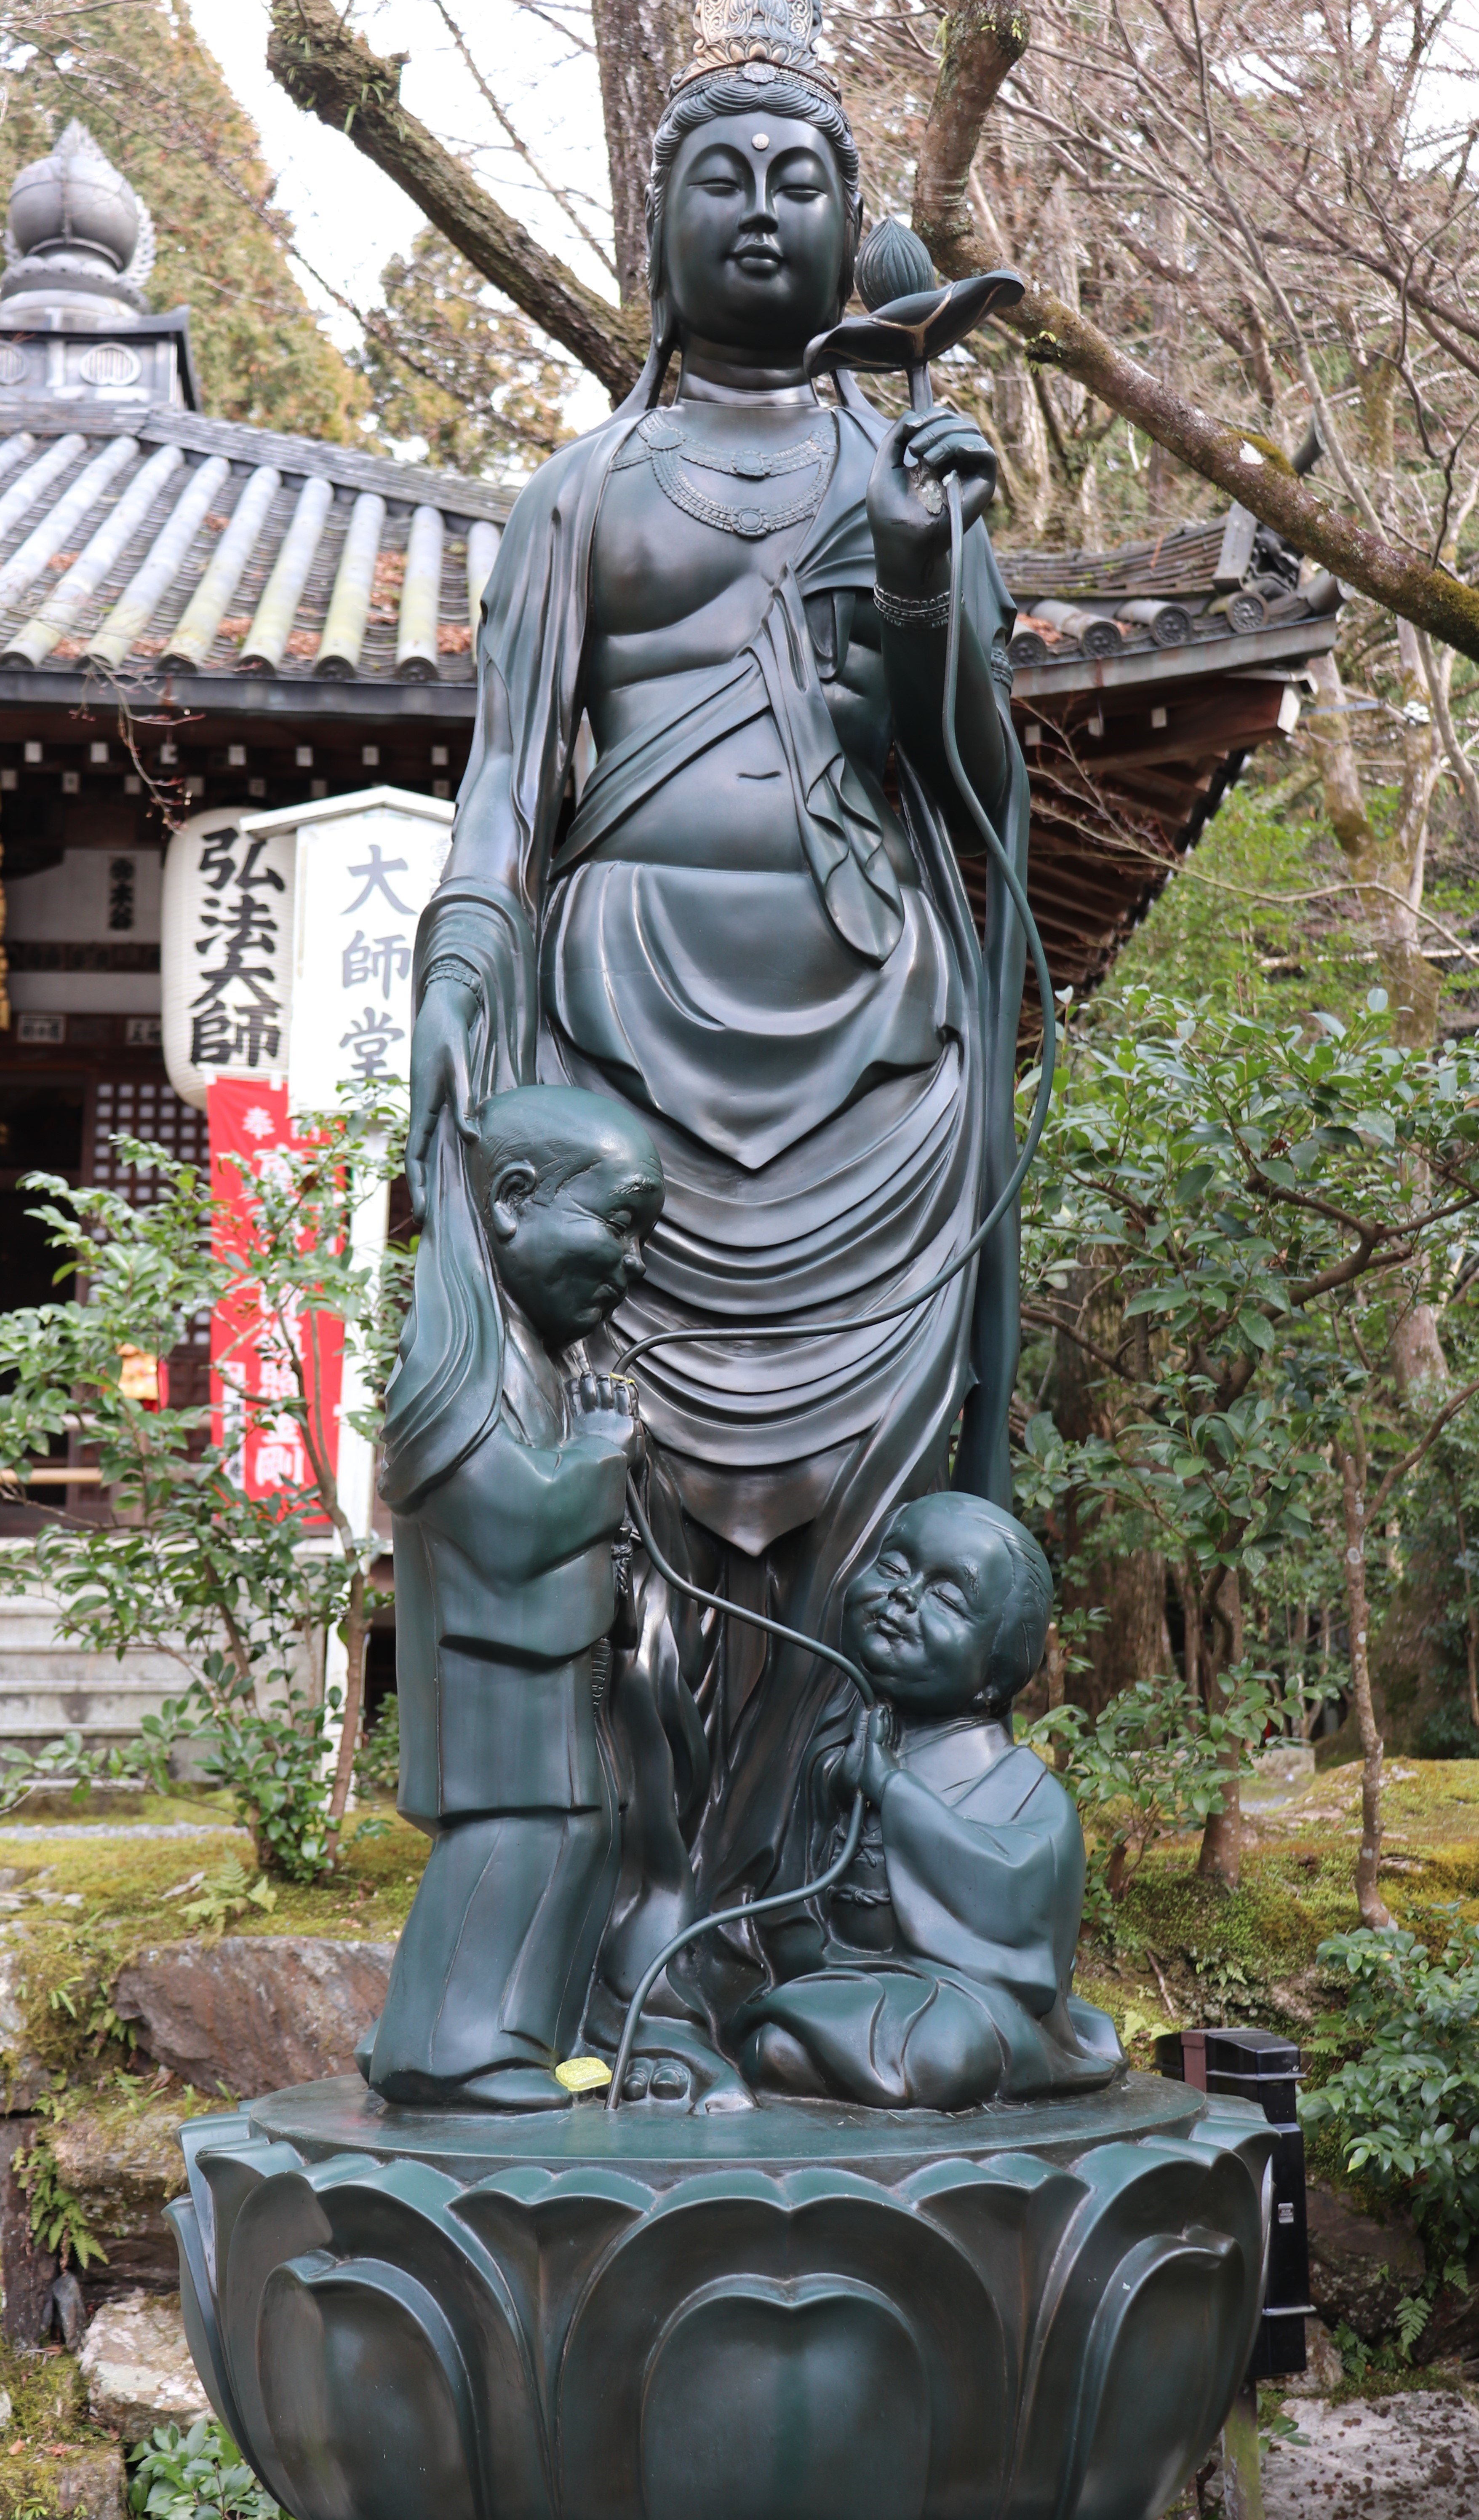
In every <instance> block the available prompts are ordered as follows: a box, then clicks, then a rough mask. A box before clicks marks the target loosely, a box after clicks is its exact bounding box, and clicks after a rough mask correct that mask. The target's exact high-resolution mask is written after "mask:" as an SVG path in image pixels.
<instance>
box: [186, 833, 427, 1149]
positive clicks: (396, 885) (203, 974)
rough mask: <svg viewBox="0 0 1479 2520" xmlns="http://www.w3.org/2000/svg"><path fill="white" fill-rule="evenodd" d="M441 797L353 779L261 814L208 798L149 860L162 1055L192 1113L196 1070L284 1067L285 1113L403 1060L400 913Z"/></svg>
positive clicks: (389, 1073)
mask: <svg viewBox="0 0 1479 2520" xmlns="http://www.w3.org/2000/svg"><path fill="white" fill-rule="evenodd" d="M453 811H454V808H453V806H452V804H451V803H450V801H449V800H448V799H446V798H444V797H440V796H417V795H413V794H412V793H411V792H410V791H409V790H407V789H404V788H399V787H369V788H365V789H364V790H362V791H361V793H360V794H358V795H355V796H330V797H325V798H324V799H323V800H322V801H316V802H314V803H313V804H311V805H291V806H287V807H285V808H283V809H282V810H281V811H279V812H275V813H270V814H248V813H245V812H242V811H239V810H234V809H233V808H232V807H230V806H223V807H222V808H221V809H220V811H219V812H217V813H213V814H197V815H195V816H194V817H193V819H192V820H191V821H190V822H188V823H186V824H185V825H184V826H183V827H182V829H181V830H180V831H178V832H176V833H175V835H174V838H173V839H172V840H171V841H170V844H169V853H168V856H167V857H166V859H165V861H164V889H163V901H162V904H161V916H160V946H159V961H160V995H161V1000H162V1006H163V1048H164V1064H165V1067H166V1068H167V1069H168V1072H169V1081H170V1083H171V1085H172V1086H173V1087H174V1090H175V1092H176V1093H177V1094H178V1095H180V1096H181V1097H182V1098H183V1100H184V1101H185V1102H192V1103H194V1104H195V1107H196V1109H197V1110H199V1111H203V1110H204V1108H205V1089H206V1087H207V1085H208V1084H209V1082H210V1079H211V1077H212V1076H239V1077H261V1078H263V1079H267V1078H282V1077H284V1076H286V1077H287V1079H288V1087H289V1099H290V1102H291V1106H292V1108H293V1109H294V1110H295V1111H299V1110H309V1109H321V1108H324V1107H326V1106H328V1105H330V1104H332V1103H333V1102H335V1101H336V1098H337V1093H338V1088H339V1086H340V1084H341V1083H352V1082H353V1081H354V1080H355V1079H356V1078H384V1079H386V1080H388V1079H390V1078H395V1077H398V1078H399V1079H400V1080H401V1081H402V1082H403V1083H404V1082H405V1081H406V1079H407V1078H408V1077H409V1076H410V1073H411V956H412V950H413V947H414V945H415V942H416V923H417V921H418V920H419V918H420V917H421V914H422V912H423V910H424V909H425V908H426V903H427V902H428V901H429V900H430V898H431V895H432V893H433V891H434V890H435V888H436V884H437V881H438V879H439V877H440V875H441V871H442V868H443V866H444V865H445V863H446V859H447V852H448V850H449V848H450V846H451V841H452V815H453Z"/></svg>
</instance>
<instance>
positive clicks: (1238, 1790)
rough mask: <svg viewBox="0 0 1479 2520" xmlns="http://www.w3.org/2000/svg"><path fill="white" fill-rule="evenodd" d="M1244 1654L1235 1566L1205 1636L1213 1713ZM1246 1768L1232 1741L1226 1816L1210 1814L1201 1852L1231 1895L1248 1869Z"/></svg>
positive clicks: (1209, 1874)
mask: <svg viewBox="0 0 1479 2520" xmlns="http://www.w3.org/2000/svg"><path fill="white" fill-rule="evenodd" d="M1242 1653H1243V1618H1242V1594H1241V1591H1240V1590H1239V1587H1238V1581H1237V1577H1236V1575H1235V1574H1234V1573H1233V1569H1232V1568H1231V1567H1229V1569H1228V1571H1227V1573H1226V1574H1225V1575H1224V1576H1223V1579H1222V1582H1221V1584H1220V1585H1219V1586H1218V1590H1217V1594H1216V1598H1215V1599H1214V1602H1213V1607H1212V1615H1211V1617H1210V1618H1209V1619H1208V1621H1207V1623H1206V1627H1205V1629H1204V1631H1203V1637H1202V1657H1203V1667H1204V1669H1205V1672H1206V1692H1207V1711H1208V1713H1209V1714H1210V1713H1212V1712H1213V1711H1214V1710H1215V1708H1216V1706H1217V1702H1218V1698H1219V1696H1220V1694H1221V1692H1222V1686H1223V1674H1224V1672H1225V1671H1226V1670H1227V1669H1228V1667H1229V1665H1230V1664H1232V1663H1237V1662H1241V1660H1242ZM1241 1764H1242V1753H1241V1751H1240V1750H1239V1748H1238V1746H1237V1743H1236V1742H1235V1741H1233V1742H1230V1744H1229V1746H1228V1748H1227V1749H1226V1750H1225V1751H1224V1752H1223V1757H1222V1766H1223V1770H1224V1774H1225V1777H1226V1782H1225V1783H1224V1785H1223V1789H1222V1805H1223V1807H1222V1810H1221V1811H1220V1812H1209V1813H1208V1814H1207V1818H1206V1823H1205V1825H1204V1826H1203V1829H1202V1842H1201V1852H1200V1854H1199V1855H1198V1856H1197V1859H1196V1868H1197V1871H1198V1872H1199V1873H1200V1874H1201V1877H1202V1879H1203V1880H1204V1881H1221V1882H1222V1883H1223V1885H1224V1887H1225V1888H1226V1889H1229V1890H1235V1889H1236V1888H1237V1882H1238V1875H1239V1873H1240V1871H1241V1869H1242V1787H1241V1783H1240V1769H1241Z"/></svg>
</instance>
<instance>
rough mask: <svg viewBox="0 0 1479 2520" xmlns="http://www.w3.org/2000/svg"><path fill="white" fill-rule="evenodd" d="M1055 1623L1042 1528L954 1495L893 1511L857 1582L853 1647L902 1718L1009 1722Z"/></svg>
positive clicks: (846, 1640)
mask: <svg viewBox="0 0 1479 2520" xmlns="http://www.w3.org/2000/svg"><path fill="white" fill-rule="evenodd" d="M1052 1615H1053V1577H1052V1575H1051V1573H1050V1572H1049V1567H1048V1560H1047V1558H1046V1557H1045V1556H1044V1555H1043V1553H1042V1551H1041V1549H1040V1548H1039V1547H1038V1545H1037V1542H1036V1541H1035V1540H1034V1539H1033V1537H1032V1534H1031V1532H1030V1531H1026V1530H1024V1529H1023V1527H1022V1525H1021V1523H1019V1522H1018V1521H1016V1519H1015V1518H1014V1516H1013V1515H1011V1514H1009V1513H1004V1512H1003V1510H1002V1508H1001V1507H1000V1506H994V1505H988V1504H987V1503H986V1502H985V1500H984V1498H981V1497H973V1496H964V1495H962V1494H960V1493H958V1492H952V1493H951V1494H949V1495H945V1496H929V1497H920V1498H919V1499H918V1500H917V1501H916V1502H915V1503H914V1504H913V1505H906V1506H902V1507H901V1508H900V1509H899V1511H898V1512H897V1513H896V1514H894V1515H893V1517H892V1519H891V1520H890V1522H889V1523H888V1525H887V1528H886V1529H885V1531H884V1533H883V1536H882V1539H881V1540H880V1541H879V1543H878V1549H877V1553H876V1555H875V1557H874V1562H873V1564H872V1565H871V1566H868V1567H865V1568H864V1570H863V1572H862V1574H861V1575H856V1576H854V1578H853V1581H852V1583H851V1584H850V1585H849V1586H848V1589H847V1595H846V1598H845V1601H844V1603H843V1613H842V1640H843V1647H844V1650H845V1651H846V1652H848V1653H850V1654H851V1655H852V1656H853V1657H854V1659H855V1660H856V1661H857V1662H858V1663H860V1664H861V1666H862V1668H863V1670H864V1671H865V1672H866V1673H867V1674H868V1677H869V1679H870V1680H871V1681H872V1682H873V1684H874V1688H876V1689H877V1691H878V1693H879V1695H880V1696H881V1697H885V1698H887V1699H888V1700H889V1702H890V1704H891V1705H893V1706H894V1707H895V1708H896V1709H897V1711H898V1712H899V1713H900V1714H901V1715H904V1716H915V1717H923V1716H949V1715H964V1714H969V1713H976V1714H979V1715H981V1716H982V1717H985V1716H991V1715H1005V1714H1006V1713H1008V1710H1009V1708H1010V1704H1011V1700H1012V1699H1013V1697H1015V1695H1016V1693H1017V1691H1018V1689H1021V1688H1026V1686H1027V1683H1028V1681H1029V1680H1030V1679H1031V1678H1032V1675H1033V1673H1034V1672H1035V1671H1036V1670H1037V1667H1038V1665H1039V1663H1040V1662H1041V1661H1042V1658H1043V1648H1044V1645H1045V1643H1047V1637H1048V1622H1049V1620H1050V1619H1051V1617H1052Z"/></svg>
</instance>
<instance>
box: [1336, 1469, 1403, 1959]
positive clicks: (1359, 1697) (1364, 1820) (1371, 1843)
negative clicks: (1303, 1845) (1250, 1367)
mask: <svg viewBox="0 0 1479 2520" xmlns="http://www.w3.org/2000/svg"><path fill="white" fill-rule="evenodd" d="M1365 1490H1366V1442H1365V1438H1364V1437H1363V1435H1362V1433H1361V1430H1360V1428H1359V1426H1358V1427H1357V1428H1356V1431H1355V1436H1354V1439H1353V1441H1351V1442H1350V1443H1342V1444H1341V1446H1340V1496H1341V1508H1342V1520H1343V1523H1344V1528H1345V1561H1344V1562H1345V1594H1346V1615H1347V1617H1348V1619H1349V1620H1350V1623H1351V1694H1352V1696H1353V1697H1354V1699H1355V1701H1356V1721H1357V1725H1358V1727H1359V1729H1360V1733H1361V1752H1362V1770H1361V1853H1360V1855H1359V1856H1358V1858H1357V1860H1356V1905H1357V1907H1358V1908H1359V1910H1360V1912H1361V1921H1362V1923H1363V1924H1364V1925H1372V1926H1376V1927H1381V1926H1384V1925H1389V1924H1390V1923H1391V1921H1392V1919H1391V1917H1390V1915H1389V1914H1388V1913H1387V1910H1386V1908H1385V1907H1384V1906H1383V1904H1382V1899H1381V1893H1380V1891H1379V1889H1378V1888H1377V1880H1378V1876H1379V1873H1380V1869H1381V1760H1382V1740H1381V1734H1380V1733H1379V1732H1378V1731H1377V1729H1376V1715H1375V1710H1374V1708H1373V1707H1372V1705H1371V1666H1370V1662H1369V1659H1368V1657H1367V1584H1366V1495H1365Z"/></svg>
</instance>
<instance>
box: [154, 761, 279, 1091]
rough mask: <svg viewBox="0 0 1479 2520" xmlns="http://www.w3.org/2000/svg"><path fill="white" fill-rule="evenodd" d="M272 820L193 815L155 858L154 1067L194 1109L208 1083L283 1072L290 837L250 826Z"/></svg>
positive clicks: (240, 813) (226, 813)
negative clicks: (158, 894) (158, 895)
mask: <svg viewBox="0 0 1479 2520" xmlns="http://www.w3.org/2000/svg"><path fill="white" fill-rule="evenodd" d="M273 819H278V818H272V817H268V816H264V815H251V814H248V813H246V811H245V810H244V809H241V808H234V807H232V806H229V805H223V806H221V807H220V808H219V809H218V810H217V811H216V812H215V813H213V814H196V815H193V816H192V818H191V820H190V821H189V822H188V823H186V824H184V825H183V826H182V828H181V829H180V830H179V831H178V832H176V833H175V835H174V837H173V839H172V840H171V841H170V843H169V849H168V853H167V855H166V857H165V860H164V889H163V898H162V901H161V904H160V917H159V993H160V1000H161V1012H162V1016H163V1023H162V1031H163V1048H164V1065H165V1068H166V1069H167V1071H168V1075H169V1081H170V1083H171V1085H172V1086H173V1087H174V1090H175V1092H176V1093H177V1094H178V1095H179V1096H180V1097H181V1099H182V1100H183V1101H184V1102H193V1103H194V1105H195V1107H196V1109H197V1110H198V1111H203V1110H204V1108H205V1089H206V1086H207V1085H208V1084H209V1081H210V1079H211V1077H212V1076H259V1077H263V1078H265V1077H270V1076H278V1077H281V1076H282V1075H284V1074H285V1073H286V1070H287V1066H288V1041H289V1031H290V1026H291V1014H292V916H293V896H294V870H295V863H296V854H297V839H296V833H295V832H294V831H293V830H292V828H291V825H290V826H289V827H288V828H287V829H284V830H279V831H273V832H262V831H258V830H256V829H255V828H254V826H255V825H257V824H259V823H262V822H265V821H269V820H273Z"/></svg>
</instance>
